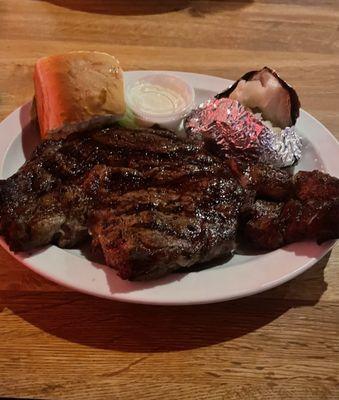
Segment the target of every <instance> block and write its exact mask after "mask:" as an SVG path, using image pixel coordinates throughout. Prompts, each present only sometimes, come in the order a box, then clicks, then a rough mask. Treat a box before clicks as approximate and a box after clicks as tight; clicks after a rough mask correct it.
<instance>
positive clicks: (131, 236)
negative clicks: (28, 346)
mask: <svg viewBox="0 0 339 400" xmlns="http://www.w3.org/2000/svg"><path fill="white" fill-rule="evenodd" d="M338 182H339V181H338V179H336V178H332V177H330V176H328V175H326V174H322V173H321V172H318V171H314V172H311V173H306V172H303V173H298V174H297V175H296V176H295V177H292V176H291V175H290V174H289V173H288V172H286V171H283V170H276V169H273V168H271V167H269V166H264V165H259V164H252V165H240V164H238V163H237V162H235V161H234V160H226V161H225V160H224V159H222V158H219V156H218V155H217V154H215V153H213V152H211V151H210V149H208V148H207V147H206V146H205V144H204V143H203V142H202V141H192V140H185V139H180V138H177V137H176V136H175V135H174V134H173V133H172V132H169V131H166V130H161V129H159V130H154V129H142V130H138V131H134V130H129V129H123V128H120V127H117V126H113V127H111V128H106V129H103V130H100V131H93V132H87V133H86V134H83V133H82V134H81V135H79V134H72V135H70V136H69V137H68V138H66V139H61V140H58V141H50V140H48V141H45V142H43V143H42V144H41V145H39V146H38V148H37V149H36V150H35V151H34V152H33V154H32V157H31V159H30V160H29V161H27V162H26V164H25V165H24V166H23V167H21V168H20V169H19V171H18V172H17V173H16V174H14V175H13V176H12V177H11V178H9V179H7V180H6V181H0V229H1V233H2V234H3V235H4V236H5V238H6V240H7V242H8V243H9V245H10V247H11V248H12V249H13V250H15V251H19V250H29V249H32V248H35V247H39V246H42V245H45V244H48V243H56V244H57V245H58V246H60V247H72V246H76V245H77V244H78V243H79V242H81V241H82V240H85V239H86V238H88V232H90V235H91V236H90V239H91V241H92V247H93V249H94V251H100V252H102V253H103V255H104V257H105V260H106V263H107V264H108V265H110V266H112V267H113V268H116V269H117V270H118V271H119V274H120V275H121V276H122V277H123V278H126V279H149V278H154V277H158V276H161V275H163V274H165V273H168V272H170V271H174V270H176V269H179V268H182V267H184V268H189V267H191V266H193V265H195V264H199V263H203V262H207V261H210V260H213V259H214V258H218V257H220V256H223V257H225V256H226V255H227V254H231V253H232V251H233V250H234V249H235V247H236V241H237V240H239V237H244V238H245V240H246V242H247V243H249V244H251V245H252V246H254V247H257V248H264V249H273V248H277V247H280V246H282V245H283V244H285V243H290V242H291V241H294V240H299V239H301V238H302V239H303V238H304V237H311V238H317V239H318V240H325V239H328V238H333V237H337V236H338V235H339V232H338V229H339V227H338V226H339V221H338V216H339V204H338V203H339V186H338ZM320 193H321V194H320ZM263 199H264V200H263ZM239 224H240V225H239ZM239 234H241V235H239Z"/></svg>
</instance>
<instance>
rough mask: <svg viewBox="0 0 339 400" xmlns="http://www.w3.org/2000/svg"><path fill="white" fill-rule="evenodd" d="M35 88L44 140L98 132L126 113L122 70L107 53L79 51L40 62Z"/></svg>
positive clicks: (37, 65)
mask: <svg viewBox="0 0 339 400" xmlns="http://www.w3.org/2000/svg"><path fill="white" fill-rule="evenodd" d="M34 86H35V102H36V109H37V115H38V121H39V127H40V134H41V137H42V138H43V139H59V138H62V137H66V136H67V135H69V134H70V133H73V132H77V131H84V130H87V129H92V128H99V127H102V126H104V125H108V124H110V123H112V122H114V121H115V120H116V119H117V118H119V117H121V116H123V115H124V113H125V100H124V84H123V74H122V69H121V68H120V66H119V61H118V60H117V59H116V58H114V57H113V56H110V55H109V54H106V53H100V52H90V51H76V52H70V53H66V54H60V55H55V56H50V57H44V58H41V59H39V60H38V61H37V63H36V65H35V71H34Z"/></svg>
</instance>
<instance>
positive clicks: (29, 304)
mask: <svg viewBox="0 0 339 400" xmlns="http://www.w3.org/2000/svg"><path fill="white" fill-rule="evenodd" d="M338 23H339V2H338V1H337V0H262V1H251V0H248V1H185V0H181V1H179V0H174V1H170V0H166V1H160V0H159V1H158V0H150V1H146V0H137V1H127V0H126V1H124V0H112V1H94V0H92V1H81V0H78V1H76V0H70V1H65V0H49V1H28V0H17V1H14V0H13V1H4V0H2V1H1V2H0V119H2V118H4V117H5V116H6V115H7V114H8V113H10V112H11V111H12V110H14V109H15V108H16V107H18V106H20V105H21V104H22V103H24V102H26V101H27V100H29V99H30V98H31V97H32V70H33V65H34V62H35V60H36V59H37V58H38V57H41V56H45V55H48V54H53V53H58V52H65V51H68V50H77V49H88V50H102V51H107V52H109V53H112V54H114V55H116V56H117V57H118V58H119V59H120V61H121V63H122V65H123V67H124V68H125V69H126V70H133V69H168V70H182V71H193V72H200V73H206V74H211V75H217V76H221V77H227V78H231V79H232V78H237V77H238V76H240V75H241V74H242V73H244V72H246V71H248V70H251V69H254V68H260V67H262V66H263V65H269V66H272V67H275V68H276V69H278V70H279V71H280V73H281V74H282V76H284V77H285V78H286V79H287V80H288V81H289V82H290V83H292V84H293V85H294V86H295V87H296V89H297V90H298V92H299V94H300V97H301V99H302V103H303V107H304V108H305V109H306V110H308V111H310V112H311V113H312V114H313V115H315V116H316V117H317V118H318V119H319V120H321V121H322V122H323V123H324V124H325V125H327V126H328V128H330V129H331V130H332V132H334V133H335V134H337V135H338V133H339V115H338V110H339V95H338V89H339V85H338V82H339V41H338V38H339V29H338ZM337 137H338V136H337ZM338 264H339V248H338V246H337V247H336V248H335V249H334V250H333V251H332V253H331V254H330V255H329V256H327V257H325V258H324V259H323V260H321V261H320V262H319V263H318V264H317V265H316V266H315V267H314V268H312V269H311V270H309V271H308V272H306V273H304V274H303V275H302V276H300V277H298V278H297V279H294V280H293V281H291V282H289V283H287V284H285V285H283V286H281V287H279V288H277V289H274V290H271V291H268V292H266V293H263V294H261V295H258V296H253V297H251V298H247V299H243V300H239V301H232V302H228V303H222V304H215V305H206V306H195V307H151V306H140V305H129V304H120V303H117V302H113V301H105V300H101V299H97V298H92V297H88V296H85V295H83V294H80V293H76V292H73V291H68V290H66V289H64V288H62V287H59V286H57V285H55V284H53V283H51V282H47V281H46V280H44V279H43V278H41V277H39V276H38V275H35V274H34V273H32V272H30V271H29V270H28V269H27V268H25V267H23V266H22V265H20V264H19V263H18V262H17V261H15V260H14V259H13V258H12V257H11V256H9V255H8V254H6V253H5V252H4V251H3V250H2V249H1V250H0V395H2V396H12V397H23V398H35V399H84V398H88V399H135V398H139V399H144V398H145V399H146V398H147V399H175V400H177V399H215V400H217V399H218V400H221V399H246V400H247V399H258V400H265V399H270V400H271V399H308V400H312V399H338V398H339V389H338V377H339V367H338V333H339V332H338V325H339V272H338V271H339V268H338V267H339V265H338ZM272 267H274V266H272Z"/></svg>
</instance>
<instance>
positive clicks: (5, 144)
mask: <svg viewBox="0 0 339 400" xmlns="http://www.w3.org/2000/svg"><path fill="white" fill-rule="evenodd" d="M167 72H169V71H167ZM149 73H150V71H135V72H134V71H133V72H126V73H125V80H126V83H128V82H130V81H131V80H132V79H136V78H139V77H141V76H143V75H147V74H149ZM171 73H172V72H171ZM175 75H177V76H179V77H182V78H183V79H185V80H186V81H187V82H189V83H190V84H191V85H192V86H193V87H194V88H195V92H196V104H199V103H200V102H201V101H203V100H205V99H207V98H208V97H211V96H213V95H214V94H215V93H217V92H220V91H222V90H223V89H225V88H226V86H228V85H229V84H230V83H231V82H230V81H227V80H224V79H221V78H216V77H212V76H207V75H199V74H191V73H185V72H175ZM29 109H30V104H26V105H24V106H22V107H21V108H18V109H17V110H15V111H14V112H13V113H12V114H10V115H9V116H8V117H7V118H6V119H5V120H4V121H3V122H2V123H1V124H0V178H2V179H4V178H7V177H9V176H10V175H12V174H13V173H14V172H15V171H17V169H18V168H19V167H20V166H21V165H22V164H23V163H24V161H25V159H26V157H27V156H29V153H30V151H31V150H32V149H33V148H34V147H35V146H36V144H37V143H38V142H39V137H38V135H37V133H36V132H35V131H34V130H33V129H32V127H31V125H30V116H29ZM297 128H298V130H299V133H300V134H301V135H302V136H303V138H304V153H303V157H302V160H301V161H300V163H299V165H298V169H304V170H312V169H315V168H316V169H320V170H322V171H326V172H329V173H330V174H331V175H334V176H338V175H339V162H338V160H339V146H338V142H337V141H336V139H335V138H334V137H333V136H332V135H331V133H330V132H329V131H328V130H327V129H326V128H325V127H324V126H323V125H322V124H321V123H320V122H318V121H317V120H316V119H315V118H313V117H312V116H311V115H310V114H308V113H307V112H305V111H302V112H301V116H300V118H299V120H298V124H297ZM333 244H334V242H327V243H324V244H323V245H321V246H318V245H317V244H316V243H314V242H304V243H296V244H292V245H289V246H286V247H284V248H282V249H279V250H276V251H273V252H271V253H267V254H262V255H256V256H255V255H253V256H245V255H235V256H234V257H233V258H232V259H231V260H230V261H229V262H227V263H225V264H222V265H218V266H215V267H213V268H211V269H207V270H203V271H200V272H191V273H187V274H172V275H169V276H167V277H165V278H163V279H159V280H154V281H151V282H146V283H142V282H137V283H134V282H128V281H123V280H121V279H120V278H119V277H118V276H117V275H116V273H115V271H114V270H112V269H110V268H108V267H106V266H103V265H99V264H96V263H93V262H91V261H89V260H87V259H86V258H84V256H82V255H81V253H80V251H78V250H67V251H66V250H62V249H60V248H58V247H56V246H49V247H46V248H44V249H43V250H39V251H36V252H33V253H30V254H23V253H20V254H13V253H11V254H13V256H14V257H15V258H17V259H18V260H19V261H21V262H22V263H23V264H25V265H26V266H27V267H29V268H30V269H32V270H33V271H35V272H37V273H38V274H40V275H42V276H44V277H45V278H48V279H50V280H52V281H54V282H57V283H59V284H61V285H64V286H67V287H69V288H72V289H76V290H79V291H81V292H84V293H88V294H92V295H95V296H100V297H106V298H110V299H115V300H120V301H127V302H134V303H148V304H173V305H174V304H202V303H212V302H218V301H224V300H230V299H234V298H238V297H243V296H248V295H251V294H254V293H258V292H262V291H264V290H267V289H270V288H272V287H274V286H277V285H280V284H282V283H284V282H286V281H288V280H290V279H292V278H294V277H295V276H297V275H299V274H301V273H302V272H303V271H305V270H307V269H308V268H310V267H311V266H312V265H313V264H314V263H315V262H316V261H317V260H319V259H320V258H321V257H323V256H324V255H325V254H326V253H327V252H328V251H329V250H330V249H331V247H332V246H333ZM1 245H2V246H3V247H4V248H5V249H6V250H7V251H9V250H8V247H7V245H6V244H5V243H4V241H2V240H1Z"/></svg>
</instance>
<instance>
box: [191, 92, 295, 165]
mask: <svg viewBox="0 0 339 400" xmlns="http://www.w3.org/2000/svg"><path fill="white" fill-rule="evenodd" d="M184 126H185V130H186V132H187V134H188V135H189V136H195V137H196V136H203V137H205V138H209V139H213V140H215V141H216V142H217V143H218V144H219V145H220V147H221V148H222V149H223V150H224V152H225V153H226V154H228V155H230V156H234V157H237V158H240V159H242V160H244V161H251V160H252V161H259V162H263V163H266V164H271V165H273V166H275V167H287V166H290V165H292V164H294V163H295V162H297V161H298V160H299V159H300V157H301V148H302V143H301V138H300V136H299V135H298V134H297V133H296V130H295V127H294V126H292V127H288V128H285V129H283V130H281V129H278V130H277V129H276V128H270V127H268V126H267V125H265V123H264V122H263V121H262V120H260V118H258V116H256V115H255V114H253V113H252V112H251V111H249V110H248V109H247V108H245V107H244V106H242V105H241V104H240V103H239V102H238V101H236V100H231V99H229V98H222V99H209V100H207V101H206V102H205V103H202V104H201V105H200V106H199V107H198V108H196V109H194V110H193V111H192V112H191V113H190V114H189V115H188V117H187V118H186V120H185V124H184Z"/></svg>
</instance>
